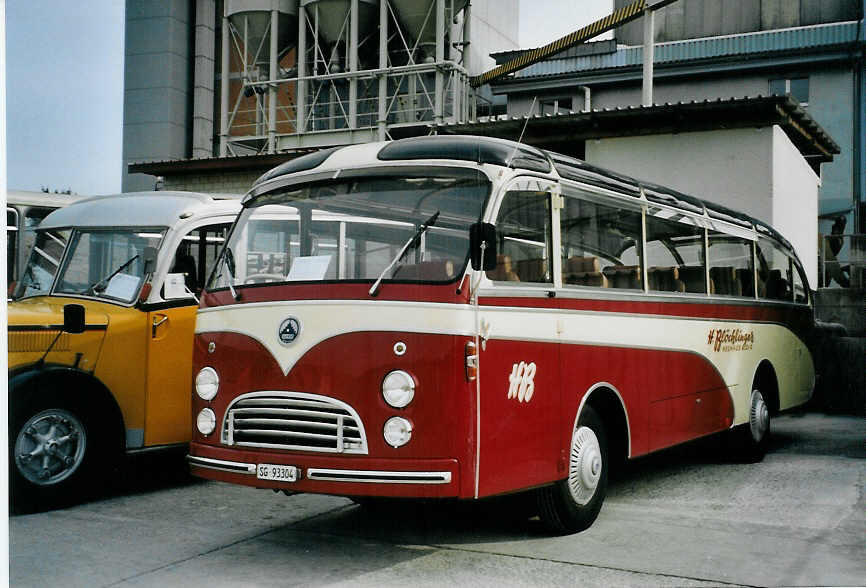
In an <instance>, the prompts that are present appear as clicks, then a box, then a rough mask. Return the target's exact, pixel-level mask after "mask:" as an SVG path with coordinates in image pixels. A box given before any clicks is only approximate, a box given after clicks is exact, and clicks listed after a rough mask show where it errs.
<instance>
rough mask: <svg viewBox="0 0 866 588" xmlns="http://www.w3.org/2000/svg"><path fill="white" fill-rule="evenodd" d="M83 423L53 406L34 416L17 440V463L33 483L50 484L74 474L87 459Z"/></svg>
mask: <svg viewBox="0 0 866 588" xmlns="http://www.w3.org/2000/svg"><path fill="white" fill-rule="evenodd" d="M86 443H87V439H86V437H85V434H84V426H83V425H82V424H81V421H79V420H78V418H76V417H75V415H73V414H72V413H71V412H67V411H65V410H63V409H59V408H52V409H48V410H43V411H42V412H40V413H38V414H35V415H33V416H32V417H30V419H29V420H28V421H27V422H26V423H24V426H23V427H21V430H20V431H18V436H17V437H16V439H15V465H16V466H17V468H18V471H19V472H20V473H21V475H22V476H24V477H25V478H26V479H27V480H29V481H30V482H32V483H34V484H37V485H39V486H50V485H51V484H56V483H58V482H61V481H63V480H65V479H66V478H68V477H69V476H71V475H72V474H73V472H75V470H77V469H78V467H79V466H80V465H81V462H82V461H83V460H84V448H85V446H86Z"/></svg>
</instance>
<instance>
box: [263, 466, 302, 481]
mask: <svg viewBox="0 0 866 588" xmlns="http://www.w3.org/2000/svg"><path fill="white" fill-rule="evenodd" d="M298 473H299V470H298V468H297V467H295V466H285V465H275V464H271V463H260V464H259V465H258V467H256V478H258V479H259V480H275V481H277V482H297V481H298Z"/></svg>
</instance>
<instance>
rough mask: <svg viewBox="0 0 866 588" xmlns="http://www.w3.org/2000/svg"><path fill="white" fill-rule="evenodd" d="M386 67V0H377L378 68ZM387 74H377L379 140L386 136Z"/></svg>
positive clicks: (377, 125) (383, 68)
mask: <svg viewBox="0 0 866 588" xmlns="http://www.w3.org/2000/svg"><path fill="white" fill-rule="evenodd" d="M387 67H388V0H380V2H379V69H381V70H383V71H384V70H385V69H386V68H387ZM387 94H388V75H387V74H385V73H380V74H379V117H378V120H377V122H376V127H377V129H378V135H379V140H380V141H384V140H385V139H387V138H388V134H387V133H388V130H387V129H388V120H387V117H388V114H387V112H388V96H387Z"/></svg>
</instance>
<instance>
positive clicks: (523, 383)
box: [507, 361, 535, 402]
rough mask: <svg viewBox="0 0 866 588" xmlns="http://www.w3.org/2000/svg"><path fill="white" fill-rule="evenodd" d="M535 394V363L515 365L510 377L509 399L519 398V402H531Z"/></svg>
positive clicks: (523, 362) (522, 362)
mask: <svg viewBox="0 0 866 588" xmlns="http://www.w3.org/2000/svg"><path fill="white" fill-rule="evenodd" d="M534 393H535V362H534V361H533V362H530V363H526V362H525V361H521V362H520V363H515V364H514V365H513V366H512V368H511V374H510V375H509V376H508V396H507V398H509V399H511V398H517V401H518V402H529V401H530V400H532V395H533V394H534Z"/></svg>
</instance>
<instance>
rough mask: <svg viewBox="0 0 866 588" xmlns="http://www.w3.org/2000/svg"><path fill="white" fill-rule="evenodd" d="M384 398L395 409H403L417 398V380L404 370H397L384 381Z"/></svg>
mask: <svg viewBox="0 0 866 588" xmlns="http://www.w3.org/2000/svg"><path fill="white" fill-rule="evenodd" d="M382 396H383V397H384V398H385V402H387V403H388V404H390V405H391V406H393V407H394V408H403V407H405V406H406V405H407V404H409V403H410V402H412V399H413V398H415V379H414V378H413V377H412V376H410V375H409V374H407V373H406V372H404V371H403V370H395V371H393V372H391V373H389V374H388V375H387V376H385V379H384V380H382Z"/></svg>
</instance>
